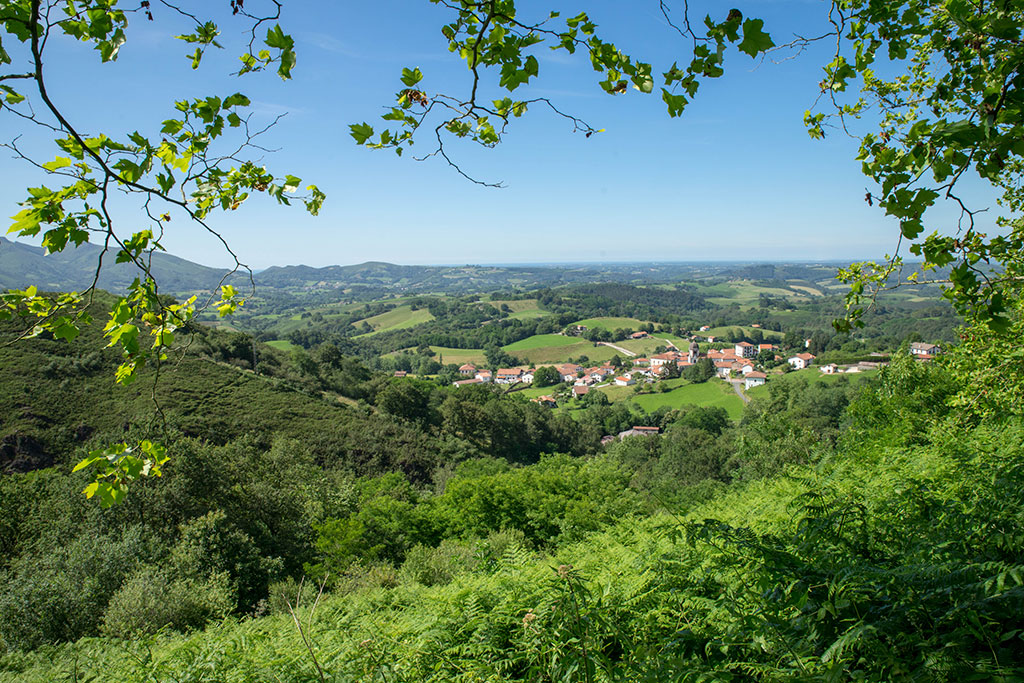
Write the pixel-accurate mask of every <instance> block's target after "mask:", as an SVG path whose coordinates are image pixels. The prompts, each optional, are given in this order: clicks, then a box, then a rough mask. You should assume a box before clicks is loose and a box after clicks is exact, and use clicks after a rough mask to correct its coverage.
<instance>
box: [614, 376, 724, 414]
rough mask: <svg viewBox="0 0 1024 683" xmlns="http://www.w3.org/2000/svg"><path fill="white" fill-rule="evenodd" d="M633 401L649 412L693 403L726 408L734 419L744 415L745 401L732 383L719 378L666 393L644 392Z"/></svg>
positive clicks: (685, 385)
mask: <svg viewBox="0 0 1024 683" xmlns="http://www.w3.org/2000/svg"><path fill="white" fill-rule="evenodd" d="M629 388H632V387H629ZM632 403H633V404H634V405H637V406H639V407H641V408H643V409H644V410H645V411H647V412H649V413H651V412H654V411H655V410H657V409H658V408H660V407H662V406H668V407H669V408H681V407H682V406H684V405H690V404H692V405H698V406H719V407H721V408H725V410H726V412H728V413H729V417H730V418H732V419H733V420H739V419H740V417H742V416H743V401H742V400H740V397H739V396H737V395H736V393H735V392H734V391H733V389H732V386H731V385H730V384H728V383H727V382H723V381H721V380H719V379H711V380H708V381H707V382H704V383H702V384H683V385H682V386H680V387H678V388H676V389H673V390H672V391H669V392H666V393H654V394H643V395H641V396H636V397H635V398H633V399H632Z"/></svg>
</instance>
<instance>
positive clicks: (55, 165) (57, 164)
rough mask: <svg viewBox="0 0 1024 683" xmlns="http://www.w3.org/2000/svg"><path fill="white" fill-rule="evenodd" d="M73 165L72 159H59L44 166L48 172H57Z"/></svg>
mask: <svg viewBox="0 0 1024 683" xmlns="http://www.w3.org/2000/svg"><path fill="white" fill-rule="evenodd" d="M70 165H71V159H68V158H67V157H57V158H56V159H54V160H53V161H48V162H46V163H45V164H43V168H45V169H46V170H47V171H56V170H57V169H59V168H67V167H68V166H70Z"/></svg>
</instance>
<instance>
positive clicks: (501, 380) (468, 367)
mask: <svg viewBox="0 0 1024 683" xmlns="http://www.w3.org/2000/svg"><path fill="white" fill-rule="evenodd" d="M551 367H553V368H554V369H555V370H556V371H557V372H558V375H559V376H560V377H561V381H562V382H576V383H583V384H588V385H589V384H596V383H597V382H601V381H604V380H605V379H607V378H608V377H609V376H611V375H614V374H615V372H616V370H615V368H614V367H612V366H611V365H609V364H607V363H606V364H605V365H602V366H600V367H593V368H584V367H583V366H582V365H578V364H576V363H559V364H557V365H553V366H551ZM536 372H537V371H536V369H534V368H499V369H498V370H497V371H496V372H493V373H492V372H491V371H490V370H485V369H480V370H478V369H477V367H476V366H475V365H473V364H471V363H466V364H465V365H463V366H462V367H460V368H459V374H460V375H462V376H463V377H465V378H466V379H460V380H457V381H455V382H453V384H454V385H455V386H457V387H461V386H465V385H467V384H486V383H489V382H493V383H494V384H520V383H522V384H532V383H533V377H534V374H535V373H536ZM581 373H582V377H581Z"/></svg>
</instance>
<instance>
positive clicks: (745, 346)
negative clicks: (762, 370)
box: [736, 341, 757, 358]
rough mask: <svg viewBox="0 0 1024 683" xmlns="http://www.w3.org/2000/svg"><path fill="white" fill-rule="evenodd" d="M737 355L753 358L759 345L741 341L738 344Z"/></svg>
mask: <svg viewBox="0 0 1024 683" xmlns="http://www.w3.org/2000/svg"><path fill="white" fill-rule="evenodd" d="M736 355H737V356H739V357H740V358H753V357H754V356H756V355H757V347H756V346H754V345H753V344H751V343H749V342H745V341H744V342H740V343H739V344H737V345H736Z"/></svg>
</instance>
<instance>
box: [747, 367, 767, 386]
mask: <svg viewBox="0 0 1024 683" xmlns="http://www.w3.org/2000/svg"><path fill="white" fill-rule="evenodd" d="M767 380H768V375H766V374H764V373H763V372H757V371H756V370H755V371H754V372H748V373H747V376H746V377H745V378H744V380H743V388H744V389H750V388H751V387H759V386H761V385H762V384H764V383H765V382H766V381H767Z"/></svg>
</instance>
